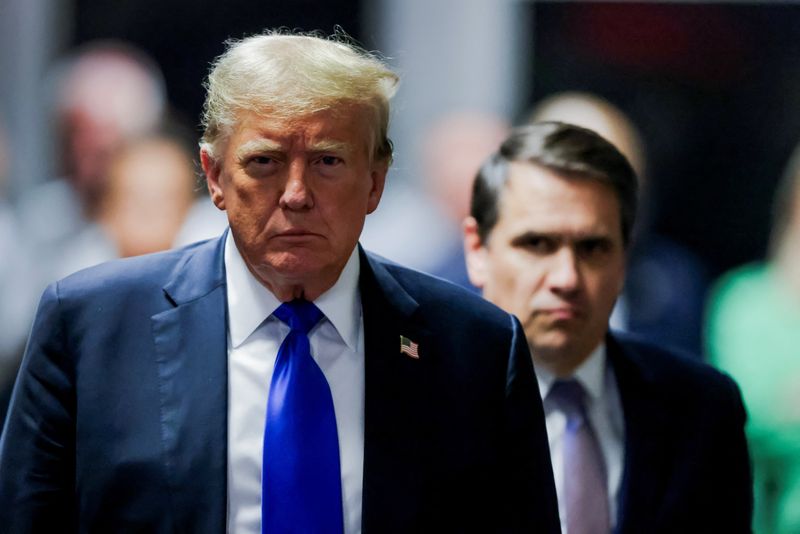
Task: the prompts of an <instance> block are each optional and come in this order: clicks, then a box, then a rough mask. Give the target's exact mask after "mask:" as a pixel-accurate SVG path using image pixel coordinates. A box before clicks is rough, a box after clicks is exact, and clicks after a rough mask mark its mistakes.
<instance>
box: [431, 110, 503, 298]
mask: <svg viewBox="0 0 800 534" xmlns="http://www.w3.org/2000/svg"><path fill="white" fill-rule="evenodd" d="M509 129H510V125H509V124H508V123H507V122H506V121H505V120H503V119H502V118H500V117H499V116H496V115H492V114H490V113H487V112H483V113H481V112H477V111H461V112H453V113H449V114H447V115H445V116H443V117H441V118H440V119H438V120H437V121H435V122H434V123H433V124H432V125H431V126H430V127H429V128H427V129H426V131H425V132H424V133H423V135H422V138H421V142H420V144H419V146H418V147H417V150H419V151H420V153H421V154H422V158H421V159H422V162H423V172H424V177H423V184H424V186H425V188H426V189H425V190H426V192H427V194H428V195H429V196H430V198H431V199H432V200H433V204H434V206H435V207H436V208H437V209H438V214H439V216H440V220H441V223H440V224H441V227H442V231H443V233H444V235H445V236H446V237H445V238H444V241H443V244H442V246H440V247H438V248H437V250H436V251H435V253H434V254H433V257H432V258H431V260H432V261H431V267H430V268H429V272H430V273H431V274H433V275H436V276H440V277H442V278H444V279H446V280H450V281H451V282H453V283H456V284H458V285H460V286H462V287H465V288H467V289H471V290H473V291H475V290H476V288H475V287H474V286H473V285H472V284H471V283H470V281H469V276H468V275H467V269H466V264H465V263H464V246H463V244H462V242H461V223H462V221H463V220H464V218H465V217H467V215H469V200H470V191H471V188H472V178H473V177H474V176H475V174H476V173H477V172H478V170H479V169H480V167H481V163H483V161H484V160H485V159H486V158H487V157H488V156H489V155H490V154H491V153H492V152H494V151H495V150H497V147H498V146H500V143H501V142H502V141H503V139H505V137H506V135H508V131H509Z"/></svg>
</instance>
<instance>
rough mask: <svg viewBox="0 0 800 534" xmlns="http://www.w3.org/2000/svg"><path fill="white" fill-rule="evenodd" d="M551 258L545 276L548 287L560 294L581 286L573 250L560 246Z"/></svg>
mask: <svg viewBox="0 0 800 534" xmlns="http://www.w3.org/2000/svg"><path fill="white" fill-rule="evenodd" d="M552 260H553V263H552V265H551V268H550V272H549V273H548V278H547V281H548V284H549V285H550V289H551V290H552V291H554V292H557V293H562V294H571V293H575V292H576V291H578V290H579V289H580V286H581V273H580V269H579V266H578V257H577V255H576V254H575V252H574V251H573V250H572V249H571V248H569V247H562V248H561V249H560V250H559V251H558V252H557V253H556V254H554V255H553V257H552Z"/></svg>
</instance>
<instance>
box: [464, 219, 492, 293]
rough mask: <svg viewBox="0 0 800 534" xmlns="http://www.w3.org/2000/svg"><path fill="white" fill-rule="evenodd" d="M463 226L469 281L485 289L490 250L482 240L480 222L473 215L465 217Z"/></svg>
mask: <svg viewBox="0 0 800 534" xmlns="http://www.w3.org/2000/svg"><path fill="white" fill-rule="evenodd" d="M461 227H462V229H463V230H464V259H465V260H466V262H467V274H468V275H469V281H470V282H472V285H474V286H475V287H477V288H479V289H483V287H484V285H485V284H486V279H487V271H488V268H489V258H488V255H489V251H488V250H486V246H485V245H484V244H483V243H482V242H481V238H480V235H479V234H478V222H477V221H476V220H475V219H474V218H473V217H467V218H466V219H464V222H463V223H462V225H461Z"/></svg>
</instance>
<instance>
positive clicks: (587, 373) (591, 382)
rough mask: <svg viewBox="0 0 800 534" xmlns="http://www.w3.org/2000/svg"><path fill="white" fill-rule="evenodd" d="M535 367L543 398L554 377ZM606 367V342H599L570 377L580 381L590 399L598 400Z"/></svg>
mask: <svg viewBox="0 0 800 534" xmlns="http://www.w3.org/2000/svg"><path fill="white" fill-rule="evenodd" d="M535 367H536V379H537V380H538V382H539V393H540V394H541V396H542V398H543V399H544V398H545V397H547V394H548V393H549V392H550V388H551V387H553V383H554V382H555V381H556V377H555V376H554V375H553V374H552V373H550V372H548V371H546V370H545V369H542V368H541V367H539V366H535ZM605 369H606V344H605V343H600V344H599V345H598V346H597V348H596V349H594V350H593V351H592V353H591V354H590V355H589V357H588V358H586V360H585V361H584V362H583V363H582V364H581V365H580V366H579V367H578V368H577V369H575V372H574V373H573V374H572V376H571V377H570V378H573V379H575V380H577V381H578V382H580V384H581V385H582V386H583V389H584V390H586V394H587V395H588V397H589V399H591V400H592V401H596V400H598V399H599V398H600V397H601V395H602V394H603V382H604V378H605Z"/></svg>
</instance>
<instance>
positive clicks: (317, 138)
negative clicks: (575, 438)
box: [0, 33, 559, 533]
mask: <svg viewBox="0 0 800 534" xmlns="http://www.w3.org/2000/svg"><path fill="white" fill-rule="evenodd" d="M397 81H398V80H397V76H396V75H395V74H394V73H392V72H391V71H390V70H388V69H387V68H386V67H385V66H384V64H383V63H382V62H381V61H380V60H378V59H377V58H375V57H374V56H373V55H370V54H368V53H365V52H363V51H361V50H360V49H358V48H356V47H354V46H352V45H349V44H346V43H344V42H342V41H341V40H335V39H334V40H329V39H324V38H320V37H315V36H308V35H285V34H283V35H282V34H277V33H272V34H267V35H260V36H256V37H251V38H248V39H244V40H242V41H239V42H236V43H233V44H231V46H230V47H229V49H228V50H227V52H225V54H223V55H222V56H221V57H220V58H219V59H218V60H217V61H216V63H215V64H214V66H213V69H212V71H211V74H210V76H209V79H208V84H207V88H208V96H207V100H206V106H205V112H204V116H203V125H204V127H205V133H204V136H203V139H202V142H201V150H200V157H201V162H202V166H203V169H204V171H205V174H206V178H207V182H208V188H209V191H210V194H211V200H212V201H213V203H214V204H215V205H216V206H217V207H218V208H219V209H221V210H225V211H226V212H227V216H228V221H229V224H230V228H229V230H227V231H226V232H225V233H224V234H223V235H222V236H221V237H220V238H217V239H213V240H210V241H207V242H202V243H198V244H195V245H192V246H189V247H187V248H183V249H178V250H175V251H172V252H168V253H165V254H161V255H153V256H143V257H140V258H136V259H132V260H127V261H118V262H112V263H108V264H105V265H102V266H99V267H97V268H92V269H89V270H86V271H83V272H80V273H78V274H76V275H73V276H71V277H69V278H67V279H64V280H62V281H60V282H57V283H55V284H53V285H51V286H50V287H49V288H48V289H47V291H46V292H45V295H44V297H43V299H42V302H41V304H40V308H39V312H38V316H37V319H36V323H35V326H34V328H33V332H32V334H31V338H30V342H29V346H28V349H27V353H26V355H25V359H24V362H23V366H22V370H21V372H20V376H19V379H18V381H17V385H16V388H15V392H14V395H13V399H12V405H11V409H10V414H9V420H8V424H7V426H6V429H5V431H4V435H3V438H2V441H1V442H0V473H2V474H0V524H2V525H3V529H4V531H6V532H31V531H34V532H39V531H42V532H45V531H56V530H58V531H69V532H72V531H81V532H84V531H91V532H132V531H137V532H193V533H204V532H225V531H227V532H232V533H256V532H277V533H280V532H320V533H322V532H324V533H336V532H347V533H354V532H361V531H369V532H420V531H431V532H449V531H457V532H473V531H474V532H534V531H535V532H558V530H559V526H558V517H557V505H556V499H555V491H554V485H553V478H552V470H551V467H550V462H549V455H548V450H547V438H546V434H545V427H544V417H543V412H542V407H541V401H540V399H539V397H538V393H537V386H536V378H535V375H534V373H533V368H532V365H531V362H530V356H529V353H528V350H527V347H526V345H525V343H524V335H523V332H522V329H521V328H520V325H519V323H518V322H517V321H516V320H515V319H514V318H513V317H512V316H510V315H508V314H507V313H505V312H502V311H500V310H499V309H498V308H496V307H494V306H492V305H490V304H488V303H486V302H483V301H482V300H481V299H479V298H477V297H475V296H473V295H471V294H469V293H468V292H465V291H463V290H461V289H458V288H456V287H454V286H451V285H449V284H446V283H444V282H441V281H438V280H436V279H433V278H430V277H427V276H425V275H422V274H420V273H417V272H414V271H411V270H408V269H405V268H403V267H400V266H397V265H394V264H390V263H387V262H385V261H383V260H381V259H379V258H376V257H374V256H372V255H370V254H369V253H367V252H365V251H364V250H363V249H362V248H361V247H360V246H359V245H358V238H359V234H360V233H361V229H362V227H363V224H364V220H365V217H366V215H367V214H368V213H371V212H372V211H374V210H375V209H376V208H377V206H378V203H379V201H380V197H381V194H382V192H383V186H384V181H385V178H386V173H387V170H388V167H389V164H390V162H391V157H392V145H391V143H390V142H389V139H388V137H387V131H388V117H389V100H390V98H391V97H392V95H393V93H394V91H395V87H396V84H397Z"/></svg>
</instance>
